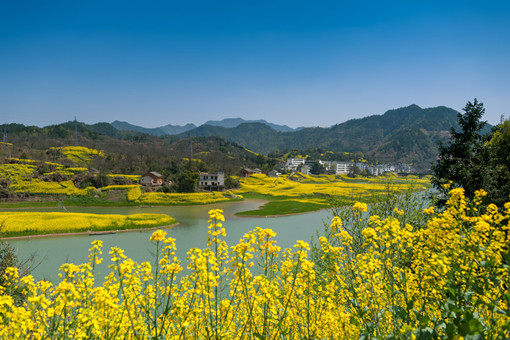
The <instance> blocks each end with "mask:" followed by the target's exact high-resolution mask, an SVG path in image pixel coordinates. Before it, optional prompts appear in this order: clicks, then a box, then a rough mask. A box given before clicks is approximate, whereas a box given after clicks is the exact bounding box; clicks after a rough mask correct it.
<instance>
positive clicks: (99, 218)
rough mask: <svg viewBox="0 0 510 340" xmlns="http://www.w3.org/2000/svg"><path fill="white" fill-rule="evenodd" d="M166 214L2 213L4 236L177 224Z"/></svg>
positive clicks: (0, 222)
mask: <svg viewBox="0 0 510 340" xmlns="http://www.w3.org/2000/svg"><path fill="white" fill-rule="evenodd" d="M174 223H175V220H174V219H173V218H171V217H170V216H168V215H164V214H134V215H111V214H86V213H65V212H0V226H2V227H1V229H0V234H1V236H2V237H10V236H24V235H41V234H56V233H74V232H85V231H102V230H123V229H138V228H153V227H160V226H164V225H170V224H174Z"/></svg>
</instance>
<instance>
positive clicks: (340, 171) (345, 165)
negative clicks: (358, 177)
mask: <svg viewBox="0 0 510 340" xmlns="http://www.w3.org/2000/svg"><path fill="white" fill-rule="evenodd" d="M353 165H354V163H352V162H336V169H335V173H336V174H337V175H347V174H348V173H349V172H350V171H351V168H352V166H353Z"/></svg>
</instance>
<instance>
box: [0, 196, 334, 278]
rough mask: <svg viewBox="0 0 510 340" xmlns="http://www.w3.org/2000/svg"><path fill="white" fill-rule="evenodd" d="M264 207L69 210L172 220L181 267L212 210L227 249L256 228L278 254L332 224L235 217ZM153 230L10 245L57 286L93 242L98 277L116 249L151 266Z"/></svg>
mask: <svg viewBox="0 0 510 340" xmlns="http://www.w3.org/2000/svg"><path fill="white" fill-rule="evenodd" d="M262 204H264V201H260V200H245V201H240V202H227V203H218V204H209V205H203V206H199V205H195V206H173V207H168V206H158V207H68V208H67V210H68V211H70V212H87V213H95V214H137V213H161V214H167V215H170V216H172V217H173V218H175V219H176V220H177V221H178V222H180V224H179V225H178V226H175V227H173V228H168V229H166V231H167V235H168V236H170V237H173V238H175V239H176V245H177V256H178V258H179V259H180V260H181V261H182V263H183V264H184V263H185V260H186V253H187V251H188V250H189V249H190V248H194V247H199V248H203V247H205V243H206V236H207V220H208V214H207V212H208V211H209V210H210V209H223V211H224V215H225V223H224V226H225V229H226V231H227V238H226V241H227V243H228V244H229V245H234V244H236V243H237V242H238V241H239V239H240V238H241V237H242V236H243V235H244V234H245V233H246V232H248V231H250V230H252V229H255V228H256V227H262V228H272V229H273V230H274V231H276V232H277V234H278V235H277V237H276V238H277V241H278V245H279V246H281V247H282V248H287V247H292V246H293V245H294V244H295V242H296V240H304V241H306V242H309V241H310V239H311V237H312V236H315V235H316V231H317V230H322V228H323V221H327V220H328V219H329V218H330V214H329V212H328V211H326V210H322V211H317V212H311V213H306V214H299V215H291V216H281V217H267V218H265V217H240V216H235V215H234V214H235V213H237V212H240V211H246V210H252V209H256V208H258V207H259V206H260V205H262ZM0 211H62V210H61V209H60V210H59V208H23V209H0ZM152 232H153V230H145V231H144V230H137V231H131V232H121V233H117V234H109V235H95V236H89V235H69V236H53V237H52V236H49V237H42V238H31V239H16V240H8V241H6V242H8V243H9V244H11V245H12V246H13V247H14V248H15V250H16V253H17V255H18V257H19V258H21V259H23V258H27V257H28V256H30V254H35V255H36V258H37V262H40V263H39V265H38V266H37V267H36V268H35V269H34V270H33V272H32V275H34V277H35V278H36V279H38V280H40V279H46V280H50V281H53V282H55V281H56V280H57V278H58V268H59V267H60V265H61V264H63V263H66V262H72V263H75V264H79V263H83V262H86V260H87V254H88V248H90V242H92V241H93V240H96V239H97V240H102V241H103V246H104V249H103V257H104V258H105V259H104V260H103V264H102V265H100V266H99V267H98V268H97V269H96V273H97V274H96V276H97V277H104V275H105V274H106V273H107V272H108V268H107V266H108V265H109V264H111V262H110V260H109V255H108V249H109V248H110V247H112V246H117V247H120V248H122V249H124V250H125V254H126V255H127V256H128V257H130V258H132V259H133V260H135V261H138V262H143V261H148V260H152V259H153V257H152V255H151V252H153V249H154V247H153V246H151V244H150V243H149V237H150V235H151V234H152Z"/></svg>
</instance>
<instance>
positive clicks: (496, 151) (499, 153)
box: [432, 99, 510, 207]
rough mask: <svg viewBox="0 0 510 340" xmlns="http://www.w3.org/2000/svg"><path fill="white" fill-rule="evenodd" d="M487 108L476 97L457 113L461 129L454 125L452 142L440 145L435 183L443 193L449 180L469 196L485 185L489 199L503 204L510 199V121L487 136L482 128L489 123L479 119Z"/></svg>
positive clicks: (433, 179)
mask: <svg viewBox="0 0 510 340" xmlns="http://www.w3.org/2000/svg"><path fill="white" fill-rule="evenodd" d="M484 112H485V109H484V108H483V104H482V103H479V102H478V101H477V100H476V99H475V100H474V102H473V103H471V102H468V103H467V105H466V107H465V108H464V114H459V115H458V116H459V126H460V131H456V130H455V129H453V128H452V130H451V140H450V142H449V143H448V144H447V145H440V146H439V157H438V159H437V162H436V164H435V165H434V166H433V167H432V171H433V172H434V177H433V178H432V183H433V184H434V186H435V187H436V188H437V189H438V190H440V192H442V193H443V194H446V191H447V190H448V189H447V188H445V187H444V185H445V184H447V183H451V186H452V187H462V188H464V190H465V194H466V197H469V198H473V196H474V195H475V191H476V190H479V189H484V190H485V191H487V193H488V195H487V197H488V200H489V201H490V203H495V204H497V205H498V206H500V207H503V204H504V203H505V202H508V201H509V200H510V197H509V195H510V156H509V151H508V150H510V123H509V122H508V121H505V122H502V123H501V124H499V125H498V126H497V127H495V128H494V129H493V130H492V132H491V134H489V135H487V136H484V135H482V133H481V130H482V128H483V127H484V126H485V124H486V123H485V122H484V121H481V120H480V119H481V117H482V115H483V113H484ZM440 203H441V202H440Z"/></svg>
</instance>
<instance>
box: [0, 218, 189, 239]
mask: <svg viewBox="0 0 510 340" xmlns="http://www.w3.org/2000/svg"><path fill="white" fill-rule="evenodd" d="M179 224H180V223H178V222H177V223H174V224H169V225H163V226H159V227H150V228H135V229H119V230H91V231H80V232H76V233H55V234H40V235H24V236H11V237H0V240H2V241H6V240H16V239H25V238H41V237H55V236H73V235H89V234H90V233H102V232H105V235H110V233H109V232H114V233H122V232H128V231H146V230H156V229H168V228H173V227H175V226H176V225H179ZM90 236H102V235H90Z"/></svg>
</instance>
